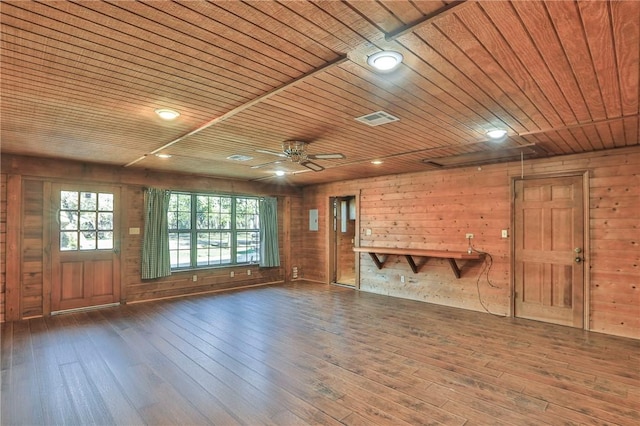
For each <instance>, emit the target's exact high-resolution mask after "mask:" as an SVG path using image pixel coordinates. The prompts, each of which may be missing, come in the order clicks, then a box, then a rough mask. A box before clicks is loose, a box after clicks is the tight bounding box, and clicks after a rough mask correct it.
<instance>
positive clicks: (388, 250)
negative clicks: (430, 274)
mask: <svg viewBox="0 0 640 426" xmlns="http://www.w3.org/2000/svg"><path fill="white" fill-rule="evenodd" d="M353 251H354V252H356V253H369V256H371V259H372V260H373V263H375V264H376V266H377V267H378V269H382V267H383V266H384V263H385V262H386V261H387V259H388V258H389V256H390V255H396V256H404V257H405V259H407V263H409V266H410V267H411V270H412V271H413V273H414V274H417V273H418V265H417V264H416V262H415V260H413V258H414V256H415V257H424V258H429V257H436V258H439V259H446V260H447V261H448V262H449V265H450V266H451V270H452V271H453V274H454V275H455V276H456V278H460V267H459V266H458V264H457V263H456V259H459V260H482V259H484V253H468V252H466V251H447V250H424V249H402V248H393V247H354V248H353ZM378 255H384V256H386V257H385V259H383V260H380V258H379V257H378Z"/></svg>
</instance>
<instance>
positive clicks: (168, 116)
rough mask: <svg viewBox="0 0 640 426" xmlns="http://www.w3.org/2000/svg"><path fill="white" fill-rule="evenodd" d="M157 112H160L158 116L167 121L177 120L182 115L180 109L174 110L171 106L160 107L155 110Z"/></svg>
mask: <svg viewBox="0 0 640 426" xmlns="http://www.w3.org/2000/svg"><path fill="white" fill-rule="evenodd" d="M155 112H156V114H158V117H160V118H162V119H163V120H167V121H171V120H175V119H176V118H178V117H180V113H179V112H178V111H174V110H172V109H169V108H158V109H156V110H155Z"/></svg>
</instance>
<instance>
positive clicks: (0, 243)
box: [0, 173, 7, 322]
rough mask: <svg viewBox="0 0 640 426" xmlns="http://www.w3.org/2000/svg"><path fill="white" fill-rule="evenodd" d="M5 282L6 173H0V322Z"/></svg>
mask: <svg viewBox="0 0 640 426" xmlns="http://www.w3.org/2000/svg"><path fill="white" fill-rule="evenodd" d="M6 283H7V175H6V173H0V322H4V318H5V311H4V310H5V306H6V303H5V301H6V292H7V289H6Z"/></svg>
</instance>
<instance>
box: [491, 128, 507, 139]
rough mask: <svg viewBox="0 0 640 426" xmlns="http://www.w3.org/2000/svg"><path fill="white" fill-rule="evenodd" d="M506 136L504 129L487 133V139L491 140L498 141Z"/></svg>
mask: <svg viewBox="0 0 640 426" xmlns="http://www.w3.org/2000/svg"><path fill="white" fill-rule="evenodd" d="M505 136H507V131H506V130H504V129H493V130H489V131H488V132H487V137H488V138H489V139H491V140H494V141H496V140H500V139H502V138H504V137H505Z"/></svg>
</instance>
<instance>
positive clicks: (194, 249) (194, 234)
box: [189, 194, 198, 268]
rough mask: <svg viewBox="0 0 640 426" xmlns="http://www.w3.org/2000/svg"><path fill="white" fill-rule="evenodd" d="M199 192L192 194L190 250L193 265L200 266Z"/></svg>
mask: <svg viewBox="0 0 640 426" xmlns="http://www.w3.org/2000/svg"><path fill="white" fill-rule="evenodd" d="M196 197H197V194H191V250H189V254H190V258H191V267H192V268H196V267H198V229H197V228H198V227H197V226H196V219H197V212H196V210H197V209H198V207H197V203H196V202H197V199H196Z"/></svg>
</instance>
